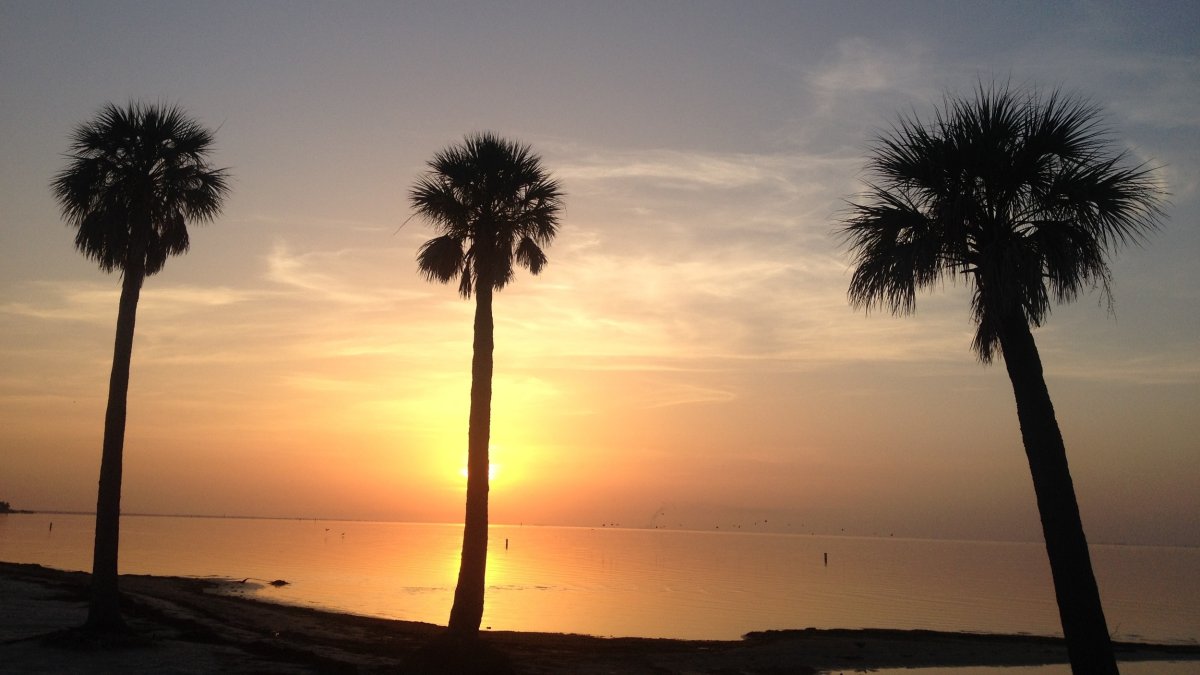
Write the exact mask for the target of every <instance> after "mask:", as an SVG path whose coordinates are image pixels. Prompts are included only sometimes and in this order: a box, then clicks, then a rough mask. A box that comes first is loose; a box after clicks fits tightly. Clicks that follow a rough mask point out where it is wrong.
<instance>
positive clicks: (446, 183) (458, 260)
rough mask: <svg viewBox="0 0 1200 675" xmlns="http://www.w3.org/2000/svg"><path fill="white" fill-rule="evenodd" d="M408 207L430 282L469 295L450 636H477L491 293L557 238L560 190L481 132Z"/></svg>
mask: <svg viewBox="0 0 1200 675" xmlns="http://www.w3.org/2000/svg"><path fill="white" fill-rule="evenodd" d="M428 167H429V170H428V171H427V172H426V173H425V175H423V176H422V177H421V178H419V179H418V180H417V182H416V184H415V185H414V186H413V188H412V190H411V192H410V194H409V199H410V201H411V203H412V206H413V209H414V210H415V212H416V214H417V215H420V216H421V217H423V218H424V219H426V220H428V221H429V222H430V223H431V224H432V225H433V226H434V228H435V229H436V231H437V232H438V236H436V237H434V238H433V239H430V240H429V241H427V242H425V243H424V244H423V245H422V246H421V248H420V250H419V251H418V253H417V267H418V269H419V270H420V271H421V274H423V275H424V276H425V278H426V279H428V280H430V281H439V282H442V283H447V282H449V281H452V280H454V279H458V292H459V294H460V295H461V296H462V297H464V298H470V297H471V295H472V294H474V296H475V337H474V343H473V347H474V353H473V356H472V359H471V413H470V418H469V425H468V431H467V507H466V518H465V520H464V522H463V547H462V559H461V562H460V566H459V572H458V585H457V587H456V588H455V590H454V605H453V607H452V608H451V610H450V621H449V631H450V633H452V634H456V635H460V636H467V637H470V636H474V635H476V634H478V631H479V623H480V621H481V620H482V618H483V595H484V577H485V571H486V569H487V541H488V530H487V528H488V468H489V458H488V441H489V438H490V435H491V417H492V411H491V407H492V349H493V337H492V332H493V323H492V294H493V292H495V291H499V290H501V289H502V288H504V286H505V285H506V284H508V282H510V281H512V279H513V274H514V263H516V264H520V265H521V266H523V267H526V268H528V269H529V271H530V272H532V273H533V274H538V273H539V272H541V271H542V268H543V267H544V266H545V265H546V254H545V253H544V252H543V251H542V248H543V247H545V246H547V245H549V244H550V242H551V240H553V239H554V235H555V233H556V232H557V230H558V220H559V212H560V211H561V208H562V197H563V195H562V191H561V189H560V188H559V184H558V182H557V181H555V180H552V179H551V178H550V175H549V174H548V173H547V172H546V170H545V169H543V168H542V164H541V158H540V157H538V156H537V155H535V154H533V153H532V152H531V151H530V149H529V147H528V146H524V145H520V144H517V143H513V142H510V141H506V140H504V139H501V138H499V137H497V136H495V135H493V134H490V133H482V134H475V135H471V136H468V137H467V138H466V140H465V141H464V142H463V143H462V144H461V145H456V146H452V147H449V148H446V149H445V150H442V151H441V152H439V153H437V154H436V155H434V158H433V159H432V160H430V162H429V163H428Z"/></svg>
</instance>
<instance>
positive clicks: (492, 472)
mask: <svg viewBox="0 0 1200 675" xmlns="http://www.w3.org/2000/svg"><path fill="white" fill-rule="evenodd" d="M499 472H500V465H499V464H497V463H495V462H492V463H491V464H489V465H488V481H493V480H496V474H497V473H499ZM458 474H459V475H460V476H462V479H463V480H466V479H467V467H465V466H464V467H463V468H461V469H459V470H458Z"/></svg>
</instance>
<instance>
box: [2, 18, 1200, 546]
mask: <svg viewBox="0 0 1200 675" xmlns="http://www.w3.org/2000/svg"><path fill="white" fill-rule="evenodd" d="M820 8H821V9H820V11H817V10H816V9H815V8H811V7H810V8H809V9H808V10H807V11H804V12H801V11H800V10H799V9H797V8H795V7H792V6H791V5H790V4H789V3H781V4H780V5H777V6H776V5H769V4H767V5H762V6H759V7H757V8H756V9H754V10H753V11H745V12H742V11H740V10H739V11H738V12H736V13H732V14H729V13H730V12H732V9H731V8H727V7H724V6H714V7H709V8H707V10H710V11H701V10H699V9H693V8H678V9H668V8H667V7H665V6H659V7H656V8H654V7H652V8H625V9H622V10H620V11H616V10H614V11H611V12H610V11H604V12H600V11H599V10H595V9H593V8H586V7H575V8H570V9H562V8H548V9H547V11H544V12H539V13H538V14H537V16H536V17H534V16H524V17H519V16H513V15H510V14H504V13H499V12H491V13H489V12H488V11H481V12H480V15H479V16H470V17H468V16H460V15H458V14H457V13H455V12H454V11H452V10H450V9H445V8H439V7H438V6H436V5H435V6H430V7H428V8H423V9H413V8H399V7H386V6H385V7H377V8H369V9H367V8H359V9H358V10H357V11H345V12H341V11H338V12H334V11H332V10H331V9H329V8H322V7H317V8H310V11H307V12H292V11H290V10H286V8H284V7H276V6H273V5H267V4H261V5H251V6H246V7H241V6H237V5H230V6H220V7H217V8H215V9H213V10H212V11H211V12H206V13H204V14H203V15H202V14H201V13H199V12H198V10H196V9H195V8H191V7H189V6H188V5H185V4H167V5H163V6H162V7H161V8H160V9H157V10H156V11H155V12H153V13H148V12H147V10H146V9H145V8H144V7H142V6H140V5H136V4H134V5H129V6H127V7H126V6H120V5H116V6H114V7H113V8H110V9H111V10H112V11H107V10H106V12H107V13H106V14H104V15H100V14H96V15H86V16H85V15H79V16H73V17H67V16H60V12H59V10H56V9H54V8H42V7H38V6H34V5H18V6H13V5H5V6H4V7H2V8H0V82H2V83H3V89H4V91H5V92H6V96H5V98H6V104H5V105H6V111H5V114H4V115H3V116H2V118H0V217H2V222H3V230H2V232H3V240H2V241H0V244H2V245H0V256H2V257H3V260H2V261H0V322H2V325H3V331H2V332H0V402H2V407H0V499H3V500H6V501H10V502H12V503H13V504H14V506H17V507H25V508H35V509H63V510H88V509H90V508H91V507H92V506H93V505H94V501H95V483H96V479H97V469H98V464H99V448H100V435H101V428H102V422H103V409H104V403H105V397H106V394H107V392H106V386H107V377H108V369H109V367H110V363H111V348H112V339H113V336H112V331H113V325H114V322H115V316H116V301H117V296H118V292H119V283H118V280H117V278H116V277H112V276H106V275H104V274H102V273H101V272H99V271H98V270H96V269H95V267H94V265H92V264H91V263H89V262H88V261H86V260H85V259H83V258H82V257H81V256H79V255H78V254H76V253H75V252H74V251H73V249H72V236H73V235H72V232H71V231H70V230H69V229H68V228H66V227H65V226H64V225H63V224H62V221H61V219H60V218H59V216H58V213H57V211H56V208H55V206H54V204H53V201H52V200H51V198H50V194H49V190H48V187H47V186H48V183H49V180H50V176H51V175H52V174H53V173H54V172H55V171H56V170H58V169H59V168H60V166H61V164H62V158H61V153H62V152H64V151H65V149H66V144H67V134H68V133H69V131H70V129H71V128H72V126H74V125H75V124H77V123H78V122H80V121H82V120H83V119H85V118H87V117H88V116H89V115H91V114H92V113H93V112H94V111H95V110H96V108H97V107H98V106H99V105H101V104H102V103H103V102H104V101H106V100H110V99H112V100H116V101H117V102H123V101H124V99H125V98H126V97H129V96H140V97H145V98H147V99H149V100H159V99H162V100H167V101H178V102H179V103H180V104H181V105H183V107H185V108H186V109H188V110H189V111H190V112H191V113H192V114H194V115H195V116H197V117H198V118H199V119H201V121H202V122H204V123H205V124H207V125H210V126H212V127H214V128H215V129H216V138H217V154H216V157H215V161H216V163H217V164H219V165H222V166H229V167H231V171H232V173H233V175H234V176H235V180H234V183H233V193H232V195H231V198H230V200H229V202H228V205H227V207H226V209H225V211H224V213H223V215H222V216H221V217H220V218H219V219H218V220H217V221H216V222H215V223H213V224H212V225H210V226H206V227H203V228H196V229H193V231H192V250H191V252H189V254H188V255H186V256H184V257H182V258H176V259H173V260H171V261H169V262H168V264H167V267H166V269H165V270H164V272H163V273H161V274H160V275H158V276H156V277H153V278H151V279H149V280H148V282H147V284H146V287H145V290H144V292H143V295H142V303H141V305H140V307H139V314H138V326H137V341H136V344H135V348H134V357H133V372H132V383H131V395H130V402H129V405H130V414H129V426H128V432H127V442H126V460H127V461H126V479H125V486H124V502H123V505H124V509H125V510H126V511H127V512H155V513H204V514H222V513H228V514H245V515H264V516H305V517H332V518H362V519H399V520H429V521H456V520H458V519H459V518H460V517H461V509H462V504H461V503H462V490H463V487H464V485H463V483H464V480H463V478H462V476H461V474H460V470H461V467H462V466H463V463H464V455H465V441H466V414H467V404H468V387H469V366H470V339H471V333H470V331H471V313H472V309H473V306H472V304H471V303H469V302H464V301H462V300H460V299H459V298H458V297H457V295H456V293H455V291H454V289H453V288H452V287H445V286H440V285H433V284H429V283H426V282H424V281H423V280H422V279H421V278H420V277H419V275H418V274H417V272H416V267H415V262H414V256H415V253H416V250H417V247H418V246H419V245H420V243H421V242H422V241H424V240H425V239H427V238H428V237H430V236H431V232H430V230H429V229H428V228H427V227H426V226H425V225H424V224H423V223H421V222H419V221H416V220H413V221H411V222H408V224H407V225H403V227H402V224H403V223H405V221H406V219H407V218H408V216H409V213H410V212H409V210H408V206H407V203H406V198H405V195H406V190H407V188H408V186H409V185H411V183H412V181H413V180H414V179H415V178H416V177H417V176H418V175H419V173H420V171H421V170H422V168H423V162H424V161H425V160H427V159H428V158H429V157H431V156H432V154H433V153H434V152H436V151H437V150H438V149H440V148H442V147H444V146H445V145H447V144H450V143H453V142H456V141H457V140H459V139H461V138H462V136H463V135H464V134H465V133H467V132H469V131H474V130H480V129H492V130H495V131H497V132H499V133H501V134H502V135H505V136H510V137H512V138H515V139H517V140H521V141H524V142H527V143H531V144H532V145H533V146H534V148H535V150H536V151H538V152H540V153H541V154H542V155H543V158H544V162H545V165H546V167H547V168H548V169H549V170H550V171H551V172H552V173H553V174H554V175H555V176H556V177H558V178H559V179H560V180H561V181H562V183H563V186H564V188H565V190H566V193H567V201H566V204H567V209H566V213H565V218H564V221H563V227H562V232H561V235H560V236H559V238H558V239H557V240H556V241H555V243H554V244H553V245H552V246H551V247H550V249H549V250H548V254H549V257H550V265H549V267H548V268H547V269H546V271H545V272H544V273H543V274H542V275H541V276H539V277H536V278H533V277H530V276H528V275H527V274H522V275H520V276H519V277H518V279H517V281H516V282H515V284H513V285H512V286H510V287H509V288H507V289H506V290H505V291H504V292H503V293H501V294H500V295H499V296H498V297H497V303H496V320H497V330H496V344H497V348H496V380H495V399H494V401H495V403H494V408H493V426H492V438H493V453H494V459H495V462H496V463H497V465H498V466H497V473H496V478H495V481H494V486H493V491H492V497H493V502H492V503H493V520H495V521H497V522H526V523H564V524H585V525H591V524H600V523H620V524H621V525H623V526H634V527H645V526H671V527H678V526H685V527H700V528H708V527H715V526H717V525H721V526H723V527H731V526H733V527H736V526H737V525H738V524H742V525H743V526H751V525H752V524H753V523H754V522H756V521H762V520H768V521H769V523H770V525H769V527H770V528H771V529H779V530H785V531H796V532H808V531H815V532H826V533H829V532H832V533H838V532H841V531H843V530H844V531H845V532H847V533H854V534H890V533H895V534H896V535H897V536H901V535H908V536H944V537H978V538H1002V539H1036V538H1037V537H1038V526H1037V520H1036V513H1035V509H1034V504H1033V494H1032V489H1031V486H1030V484H1029V476H1028V470H1027V467H1026V465H1025V462H1024V456H1023V452H1022V450H1021V446H1020V437H1019V433H1018V429H1017V425H1016V419H1015V417H1016V416H1015V411H1014V409H1013V403H1012V398H1011V391H1010V389H1009V388H1008V382H1007V378H1006V376H1005V374H1004V371H1003V368H1002V367H1000V366H999V365H996V366H992V367H988V368H985V367H982V366H980V365H979V364H977V363H976V362H975V360H974V357H973V356H972V354H971V352H970V350H969V343H970V335H971V330H972V328H971V326H970V325H969V323H968V322H967V302H966V301H967V298H966V296H965V293H966V291H965V289H963V288H961V287H959V288H954V287H949V288H946V289H945V290H944V292H939V293H937V294H934V295H930V296H923V297H921V298H920V299H919V301H918V312H917V314H916V315H915V316H913V317H909V318H905V319H896V318H892V317H888V316H882V315H871V316H869V317H868V316H863V315H862V314H861V313H855V312H853V311H852V310H850V309H849V307H848V306H847V304H846V301H845V288H846V284H847V282H848V279H849V271H848V268H847V265H846V257H845V255H844V254H843V253H842V252H841V251H840V250H839V248H838V244H837V242H836V241H835V240H834V239H833V238H832V237H831V235H830V232H831V231H832V229H833V226H834V223H835V220H836V217H837V214H838V213H839V212H840V210H841V209H842V208H843V206H844V202H843V201H842V200H843V199H844V198H846V197H848V196H849V195H851V194H853V193H854V192H855V191H856V190H858V189H859V188H860V184H859V182H858V178H859V169H860V168H861V164H862V156H863V153H864V149H865V148H866V147H867V144H868V141H869V139H870V136H871V134H872V133H873V132H874V131H875V130H877V129H879V128H881V127H886V126H887V125H888V124H889V123H890V122H891V121H892V120H893V119H895V117H894V116H895V115H896V114H898V113H900V112H904V111H909V110H912V109H913V108H916V109H917V110H918V111H927V110H928V109H929V106H930V104H931V103H932V102H935V101H937V100H938V97H939V95H940V94H939V92H940V91H942V90H945V89H951V90H955V91H966V90H969V89H970V88H971V87H972V86H973V85H974V83H975V81H976V79H977V78H978V77H979V76H980V74H981V73H982V74H984V76H987V74H988V73H996V74H997V75H998V76H999V77H1001V78H1003V77H1007V76H1008V75H1009V74H1010V73H1011V74H1012V77H1013V79H1014V81H1017V82H1026V81H1029V82H1033V83H1044V84H1049V85H1054V84H1059V83H1066V84H1067V85H1068V86H1070V87H1072V88H1073V89H1077V90H1078V91H1080V92H1082V93H1083V94H1085V95H1089V96H1092V97H1093V98H1094V99H1095V100H1096V101H1097V102H1098V103H1100V104H1101V105H1102V106H1103V107H1105V109H1106V110H1108V111H1109V112H1110V113H1111V121H1112V123H1113V124H1114V126H1115V127H1116V128H1117V129H1118V130H1119V134H1118V135H1119V137H1120V138H1121V139H1122V140H1124V141H1125V142H1127V143H1128V144H1129V146H1130V147H1131V148H1132V151H1133V153H1134V155H1135V157H1138V158H1143V157H1144V158H1154V160H1155V161H1156V162H1157V163H1159V164H1161V165H1164V167H1165V168H1164V169H1163V171H1162V176H1163V179H1164V181H1165V182H1166V183H1167V184H1168V186H1169V187H1168V189H1169V190H1170V192H1171V194H1172V197H1171V200H1172V205H1171V207H1170V209H1169V212H1168V218H1167V220H1166V228H1165V229H1164V231H1163V232H1161V233H1159V234H1158V235H1156V236H1155V237H1153V238H1152V239H1151V240H1150V241H1149V242H1147V244H1146V246H1145V247H1144V248H1141V249H1134V250H1129V251H1126V252H1123V253H1122V254H1121V255H1120V256H1119V257H1118V258H1117V259H1116V261H1115V264H1114V273H1115V276H1116V300H1117V305H1116V316H1115V318H1114V317H1110V316H1109V315H1108V314H1107V313H1106V312H1105V310H1104V308H1103V307H1098V306H1097V303H1096V299H1097V296H1094V295H1093V296H1088V297H1085V298H1084V299H1083V300H1081V301H1080V302H1079V303H1078V304H1077V305H1074V306H1071V307H1065V308H1060V309H1058V310H1056V311H1055V313H1054V315H1053V316H1052V317H1051V319H1050V322H1049V324H1048V325H1047V326H1046V327H1045V328H1043V329H1041V330H1039V331H1038V332H1037V334H1036V335H1037V339H1038V341H1039V346H1040V347H1041V349H1042V353H1043V360H1044V361H1045V363H1046V368H1047V377H1048V381H1049V385H1050V388H1051V394H1052V396H1053V398H1054V402H1055V406H1056V410H1057V412H1058V415H1059V419H1060V423H1061V424H1062V428H1063V431H1064V435H1065V437H1066V441H1067V447H1068V452H1069V454H1070V459H1071V462H1072V468H1073V470H1074V475H1075V479H1076V485H1077V489H1078V491H1079V495H1080V502H1081V505H1082V508H1083V510H1084V517H1085V525H1086V526H1087V528H1088V531H1089V533H1090V534H1091V535H1092V538H1093V540H1096V541H1130V542H1152V543H1182V544H1187V545H1200V527H1197V525H1198V523H1197V515H1196V514H1197V513H1200V496H1197V495H1200V467H1198V465H1200V462H1198V461H1197V460H1198V458H1197V448H1198V444H1197V441H1196V438H1197V435H1198V434H1200V421H1198V416H1197V415H1195V411H1196V410H1197V409H1200V386H1198V385H1200V347H1198V344H1197V340H1196V335H1200V323H1197V321H1198V320H1197V317H1198V316H1200V311H1198V310H1200V307H1197V303H1198V302H1200V280H1198V278H1197V275H1196V270H1197V267H1196V264H1195V260H1196V259H1197V254H1200V235H1198V234H1197V230H1196V228H1195V227H1194V223H1195V222H1196V221H1197V218H1196V216H1197V215H1198V211H1200V210H1198V209H1197V204H1196V185H1197V182H1198V179H1197V177H1198V175H1200V172H1198V171H1197V160H1196V158H1197V157H1200V152H1197V150H1200V148H1198V147H1197V140H1196V139H1197V137H1198V136H1200V135H1198V134H1197V133H1196V127H1195V120H1196V119H1200V115H1197V114H1196V113H1197V111H1198V110H1200V94H1198V93H1197V92H1200V86H1197V85H1200V83H1198V82H1196V78H1197V72H1200V69H1198V68H1196V64H1197V60H1198V56H1197V48H1196V46H1195V43H1194V40H1192V39H1190V38H1189V31H1187V30H1183V29H1181V28H1179V26H1190V25H1195V19H1196V18H1198V17H1196V10H1195V9H1194V8H1190V7H1189V6H1188V5H1186V4H1179V5H1173V4H1169V3H1167V4H1164V11H1163V12H1161V13H1160V14H1161V16H1158V17H1157V18H1153V17H1151V18H1146V17H1144V16H1141V14H1140V13H1139V21H1143V22H1150V23H1149V24H1143V23H1138V22H1131V21H1129V20H1127V19H1128V17H1123V16H1121V15H1119V14H1111V15H1110V14H1106V13H1105V12H1103V11H1099V10H1096V9H1095V8H1090V9H1089V8H1087V7H1074V6H1072V7H1071V8H1069V9H1064V8H1062V7H1060V8H1059V9H1056V10H1053V11H1050V10H1046V11H1045V12H1043V11H1041V10H1040V9H1039V8H1040V5H1036V4H1035V5H1030V6H1029V7H1028V8H1027V9H1028V10H1029V11H1027V12H1024V13H1023V14H1022V16H1021V17H1010V16H1004V15H1003V13H1002V12H999V11H997V10H994V9H992V8H974V9H972V10H971V11H969V12H965V13H964V14H963V16H961V17H957V18H955V17H946V16H934V14H937V13H936V12H934V11H933V9H932V8H930V7H925V8H921V9H919V10H918V11H916V12H911V11H910V12H907V13H905V14H903V15H895V16H886V15H885V13H884V12H882V11H881V12H876V13H875V14H874V15H872V16H866V15H863V14H861V13H859V12H858V11H857V10H855V9H853V8H849V9H847V8H842V7H841V5H839V4H830V5H823V6H820ZM1165 8H1171V11H1174V12H1177V13H1182V14H1184V15H1186V16H1185V17H1184V19H1185V20H1180V18H1179V17H1178V16H1175V18H1174V19H1172V16H1173V15H1171V14H1170V13H1169V12H1167V11H1166V9H1165ZM81 11H82V12H88V11H90V10H88V9H82V10H81ZM1111 11H1112V12H1117V11H1118V10H1111ZM1131 11H1132V10H1131ZM947 22H949V23H947ZM951 24H952V25H951ZM166 25H186V26H188V27H189V30H188V31H183V32H182V33H180V32H172V33H171V35H172V37H171V39H170V40H165V39H151V40H142V39H135V37H134V36H135V35H136V36H138V37H139V38H140V36H141V35H144V34H146V33H147V32H149V33H150V34H154V31H153V30H149V29H151V28H154V27H162V26H166ZM1068 27H1069V30H1067V28H1068ZM951 29H953V30H951ZM948 36H949V37H948ZM1000 36H1008V37H1007V38H1005V39H1000ZM1192 37H1194V36H1192ZM449 44H454V45H458V46H459V47H461V49H458V48H456V49H449V48H448V47H447V45H449ZM335 47H336V48H335ZM1034 55H1036V57H1035V56H1034ZM83 62H86V63H88V64H89V65H88V68H87V69H86V72H81V71H79V70H78V68H77V67H76V66H77V65H78V64H79V63H83ZM530 74H536V76H535V77H532V79H530V77H529V76H530ZM512 81H522V82H527V83H530V84H529V85H528V87H527V88H524V89H522V90H521V91H520V92H514V91H512V89H511V88H510V87H508V86H506V85H505V83H506V82H512ZM754 526H755V527H767V526H765V525H761V524H760V525H754Z"/></svg>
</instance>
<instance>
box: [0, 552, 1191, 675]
mask: <svg viewBox="0 0 1200 675" xmlns="http://www.w3.org/2000/svg"><path fill="white" fill-rule="evenodd" d="M87 581H88V575H86V574H84V573H80V572H62V571H58V570H51V569H48V568H44V567H40V566H37V565H19V564H13V563H0V673H97V672H101V673H103V672H114V673H115V672H121V673H215V672H221V673H382V672H397V670H398V669H401V668H402V667H403V665H404V664H405V663H407V662H409V661H410V659H411V657H412V655H413V653H414V652H416V651H417V650H418V649H420V648H421V647H422V646H424V645H426V644H427V643H428V642H429V641H430V640H431V639H433V638H434V637H435V636H437V635H439V634H440V633H441V632H442V630H443V628H442V627H439V626H435V625H433V624H426V623H417V622H410V621H393V620H387V619H376V618H370V617H361V616H354V615H348V614H338V613H334V612H323V611H318V610H313V609H307V608H300V607H289V606H284V605H276V604H272V603H266V602H261V601H256V600H252V599H247V598H244V597H236V596H231V595H224V594H221V590H222V587H223V582H219V581H212V580H203V579H181V578H174V577H151V576H123V577H122V578H121V584H122V586H121V588H122V592H123V594H124V604H123V612H124V614H125V616H126V618H127V620H128V622H129V624H130V626H131V627H132V628H133V630H134V631H135V634H136V636H137V637H136V638H135V639H131V640H128V641H125V642H122V643H121V644H117V645H113V644H97V643H96V642H95V641H92V640H89V639H87V638H85V637H83V636H81V635H79V634H77V633H74V632H71V631H70V630H67V629H70V628H72V627H74V626H78V625H80V624H82V622H83V620H84V618H85V616H86V594H87ZM228 583H229V582H224V584H228ZM381 592H386V590H381ZM482 637H483V639H484V641H485V642H486V643H487V644H489V645H491V646H492V647H494V648H495V649H496V650H498V651H499V652H500V653H502V654H504V655H506V657H507V661H508V663H509V664H510V665H511V667H512V671H514V672H517V673H527V674H529V675H540V674H549V673H580V674H582V675H599V674H601V673H647V674H649V673H656V674H664V673H695V674H710V673H711V674H717V673H723V674H724V673H746V674H767V673H772V674H776V673H799V674H803V673H817V672H823V671H830V670H832V671H845V670H848V671H859V670H865V669H872V668H886V667H936V666H1001V665H1041V664H1051V663H1065V661H1066V652H1065V649H1064V647H1063V645H1062V642H1061V640H1057V639H1053V638H1040V637H1030V636H995V635H972V634H960V633H938V632H931V631H890V630H813V629H806V630H795V631H771V632H767V633H751V634H749V635H747V636H746V637H745V638H743V639H742V640H733V641H689V640H659V639H643V638H596V637H589V636H582V635H563V634H556V633H517V632H506V631H485V632H484V634H483V636H482ZM1119 652H1120V653H1119V655H1120V658H1121V660H1123V661H1125V660H1128V661H1137V660H1160V659H1172V660H1184V659H1187V660H1196V661H1197V665H1198V666H1200V646H1154V645H1128V644H1123V645H1120V647H1119Z"/></svg>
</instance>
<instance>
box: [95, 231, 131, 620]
mask: <svg viewBox="0 0 1200 675" xmlns="http://www.w3.org/2000/svg"><path fill="white" fill-rule="evenodd" d="M130 257H131V258H136V257H139V256H138V255H136V254H135V255H131V256H130ZM140 257H141V258H143V259H144V258H145V253H144V252H143V253H141V255H140ZM140 262H141V261H138V262H135V263H131V264H128V265H127V266H126V269H125V271H124V279H123V280H122V283H121V302H120V306H119V309H118V310H117V336H116V341H115V344H114V346H113V361H112V374H111V375H110V376H109V381H108V409H107V411H106V412H105V415H104V449H103V451H102V453H101V456H100V486H99V490H98V494H97V497H96V538H95V548H94V549H93V554H92V589H91V602H90V604H89V605H88V618H87V624H86V626H87V628H89V629H91V630H97V631H115V630H121V629H123V628H124V622H123V621H122V620H121V607H120V594H119V592H118V590H117V548H118V543H119V541H120V529H121V469H122V455H123V454H124V450H125V410H126V399H127V398H128V395H129V364H130V361H131V359H132V358H133V328H134V323H135V321H136V319H137V304H138V297H139V296H140V295H141V291H142V280H143V278H144V274H143V271H142V270H143V269H144V263H142V264H139V263H140ZM131 268H132V269H131Z"/></svg>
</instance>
